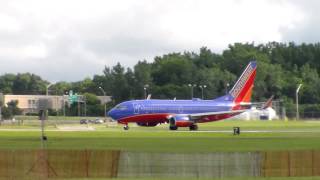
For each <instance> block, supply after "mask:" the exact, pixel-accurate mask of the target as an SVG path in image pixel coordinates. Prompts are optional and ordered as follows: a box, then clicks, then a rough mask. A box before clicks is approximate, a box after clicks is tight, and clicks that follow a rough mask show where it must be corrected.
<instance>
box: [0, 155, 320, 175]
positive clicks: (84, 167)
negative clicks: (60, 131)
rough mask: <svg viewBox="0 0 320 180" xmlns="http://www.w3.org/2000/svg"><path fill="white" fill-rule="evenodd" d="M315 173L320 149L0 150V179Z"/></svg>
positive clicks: (316, 172)
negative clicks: (225, 150) (240, 150)
mask: <svg viewBox="0 0 320 180" xmlns="http://www.w3.org/2000/svg"><path fill="white" fill-rule="evenodd" d="M232 176H237V177H239V176H242V177H249V176H251V177H258V176H264V177H289V176H320V150H310V151H274V152H273V151H270V152H234V153H231V152H229V153H222V152H215V153H155V152H154V153H148V152H125V151H124V152H120V151H111V150H0V179H1V178H4V179H21V178H25V177H29V178H31V179H46V178H71V177H72V178H86V177H90V178H92V177H96V178H115V177H204V178H212V177H232Z"/></svg>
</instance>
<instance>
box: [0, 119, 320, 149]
mask: <svg viewBox="0 0 320 180" xmlns="http://www.w3.org/2000/svg"><path fill="white" fill-rule="evenodd" d="M59 126H60V127H62V126H70V127H73V126H80V125H77V124H76V125H63V124H59ZM82 126H83V127H86V126H87V125H82ZM90 126H93V127H94V128H95V129H96V130H95V131H74V132H67V131H55V130H56V127H54V126H49V127H47V130H48V131H47V132H46V135H47V136H48V143H47V147H48V148H49V149H118V150H130V151H153V152H154V151H157V152H216V151H259V150H311V149H320V121H319V122H317V121H310V122H301V121H298V122H295V121H293V122H280V121H274V122H270V121H250V122H246V121H221V122H215V123H207V124H199V130H204V131H201V132H190V131H188V129H187V128H180V130H179V131H169V130H168V128H167V125H165V124H164V125H161V126H157V127H137V126H134V125H132V126H131V127H130V130H129V131H124V130H122V126H121V125H119V126H118V125H116V126H111V127H106V125H90ZM234 126H239V127H241V130H242V131H246V130H262V131H264V130H265V131H268V132H242V133H241V135H240V136H234V135H233V134H232V127H234ZM25 128H26V129H25ZM0 129H1V131H0V138H1V141H0V148H1V149H35V148H40V137H39V136H40V131H38V129H39V128H38V127H36V126H31V127H30V126H18V125H6V126H1V127H0ZM9 129H12V130H11V131H10V130H9ZM208 130H213V131H218V132H208ZM269 131H274V132H269Z"/></svg>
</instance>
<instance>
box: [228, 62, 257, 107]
mask: <svg viewBox="0 0 320 180" xmlns="http://www.w3.org/2000/svg"><path fill="white" fill-rule="evenodd" d="M256 69H257V63H256V61H251V62H250V63H249V64H248V66H247V67H246V69H245V70H244V72H243V73H242V75H241V76H240V78H239V79H238V81H237V82H236V84H235V85H234V86H233V88H232V89H231V90H230V91H229V94H230V95H231V96H232V97H233V98H234V102H236V103H240V102H250V101H251V95H252V88H253V83H254V79H255V77H256Z"/></svg>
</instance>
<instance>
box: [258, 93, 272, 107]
mask: <svg viewBox="0 0 320 180" xmlns="http://www.w3.org/2000/svg"><path fill="white" fill-rule="evenodd" d="M273 97H274V95H272V96H271V97H270V98H269V99H268V101H267V102H266V103H264V105H263V106H262V108H261V109H267V108H268V107H272V100H273Z"/></svg>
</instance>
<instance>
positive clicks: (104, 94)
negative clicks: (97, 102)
mask: <svg viewBox="0 0 320 180" xmlns="http://www.w3.org/2000/svg"><path fill="white" fill-rule="evenodd" d="M99 89H100V90H101V91H102V93H103V96H104V97H103V98H104V100H105V98H106V92H105V91H104V89H103V88H102V87H101V86H99ZM104 118H107V103H106V101H104Z"/></svg>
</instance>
